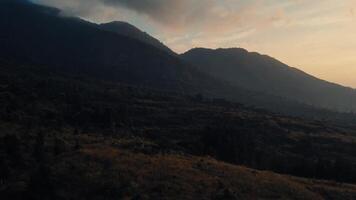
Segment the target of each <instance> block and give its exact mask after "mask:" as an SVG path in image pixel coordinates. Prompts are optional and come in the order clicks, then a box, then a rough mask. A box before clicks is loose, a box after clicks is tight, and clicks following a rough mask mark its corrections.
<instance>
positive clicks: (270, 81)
mask: <svg viewBox="0 0 356 200" xmlns="http://www.w3.org/2000/svg"><path fill="white" fill-rule="evenodd" d="M181 58H183V59H184V60H186V61H188V62H190V63H191V64H193V65H195V66H196V67H197V68H198V69H199V70H200V71H202V72H205V73H207V74H209V75H211V76H214V77H215V78H218V79H221V80H225V81H228V82H230V83H232V84H233V85H234V86H239V87H243V88H246V89H248V90H253V91H257V92H264V93H268V94H272V95H277V96H281V97H284V98H288V99H290V100H295V101H299V102H302V103H307V104H310V105H313V106H317V107H323V108H329V109H333V110H339V111H346V112H350V111H356V92H355V90H353V89H351V88H347V87H342V86H340V85H337V84H334V83H330V82H327V81H324V80H320V79H318V78H316V77H314V76H311V75H309V74H307V73H305V72H303V71H301V70H298V69H296V68H292V67H289V66H288V65H286V64H284V63H282V62H280V61H278V60H276V59H274V58H272V57H270V56H266V55H261V54H258V53H255V52H253V53H250V52H248V51H246V50H244V49H240V48H231V49H216V50H212V49H203V48H196V49H192V50H190V51H188V52H186V53H184V54H182V55H181Z"/></svg>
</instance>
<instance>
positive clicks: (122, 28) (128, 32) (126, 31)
mask: <svg viewBox="0 0 356 200" xmlns="http://www.w3.org/2000/svg"><path fill="white" fill-rule="evenodd" d="M100 28H102V29H103V30H107V31H111V32H114V33H117V34H119V35H124V36H126V37H131V38H133V39H137V40H139V41H141V42H144V43H147V44H149V45H152V46H154V47H157V48H158V49H161V50H163V51H166V52H167V53H170V54H172V55H174V54H175V53H174V52H173V51H172V50H171V49H169V48H168V47H167V46H165V45H164V44H163V43H162V42H160V41H159V40H157V39H156V38H154V37H152V36H150V35H149V34H147V33H146V32H143V31H141V30H140V29H138V28H136V27H135V26H133V25H131V24H129V23H127V22H120V21H114V22H109V23H104V24H100Z"/></svg>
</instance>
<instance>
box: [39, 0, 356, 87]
mask: <svg viewBox="0 0 356 200" xmlns="http://www.w3.org/2000/svg"><path fill="white" fill-rule="evenodd" d="M33 1H34V2H38V3H42V4H46V5H50V6H54V7H58V8H60V9H62V10H63V14H64V15H75V16H80V17H82V18H85V19H87V20H90V21H93V22H97V23H101V22H109V21H115V20H118V21H127V22H129V23H131V24H133V25H135V26H137V27H139V28H140V29H142V30H144V31H146V32H148V33H149V34H151V35H153V36H155V37H156V38H158V39H160V40H161V41H163V42H164V43H165V44H166V45H168V46H169V47H170V48H172V49H173V50H175V51H176V52H179V53H182V52H184V51H186V50H188V49H190V48H193V47H207V48H219V47H222V48H225V47H242V48H245V49H247V50H249V51H257V52H259V53H262V54H268V55H270V56H272V57H275V58H277V59H279V60H281V61H283V62H284V63H286V64H288V65H290V66H293V67H297V68H299V69H302V70H304V71H306V72H307V73H310V74H312V75H315V76H317V77H320V78H322V79H325V80H328V81H331V82H336V83H340V84H342V85H345V86H351V87H354V88H356V0H314V1H310V0H33Z"/></svg>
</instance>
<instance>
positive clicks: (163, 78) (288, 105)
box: [0, 1, 349, 121]
mask: <svg viewBox="0 0 356 200" xmlns="http://www.w3.org/2000/svg"><path fill="white" fill-rule="evenodd" d="M0 26H1V27H2V31H0V59H1V58H5V59H7V60H12V61H16V62H17V63H21V64H25V65H26V64H31V65H36V66H46V67H50V68H51V70H53V71H54V72H60V73H67V74H69V75H74V76H78V77H80V76H90V77H91V78H93V79H98V80H104V81H112V82H116V83H123V84H130V85H134V86H139V87H145V88H154V89H158V90H164V91H166V92H174V93H182V94H201V95H203V96H204V97H207V98H210V99H214V98H217V99H227V100H233V101H235V102H239V103H243V104H246V105H250V106H254V107H258V108H265V109H269V110H272V111H275V112H278V113H282V114H290V115H295V116H303V117H308V118H313V119H314V118H319V119H320V118H322V119H332V120H337V121H339V120H340V119H344V118H346V119H347V121H348V119H349V116H346V117H340V116H343V115H342V114H341V115H339V114H333V115H330V112H329V111H326V110H320V109H316V108H314V107H312V106H308V105H305V104H302V103H299V102H295V101H291V100H288V99H286V98H282V97H278V96H275V95H269V94H266V93H265V92H255V91H250V90H246V89H244V88H240V87H236V86H233V85H232V84H230V83H229V82H227V81H221V80H218V79H217V78H215V77H213V76H211V75H209V74H206V73H204V72H201V71H199V69H197V68H195V67H193V66H192V65H191V64H189V63H188V62H186V61H184V60H182V59H181V58H179V57H178V56H176V55H172V54H170V53H167V52H166V51H162V50H160V49H158V48H156V47H155V46H152V45H150V44H147V43H145V42H142V41H140V40H137V39H134V38H130V37H126V36H124V35H120V34H117V33H114V32H112V31H106V30H103V29H102V27H101V26H100V25H98V24H95V23H90V22H87V21H84V20H82V19H79V18H75V17H64V16H62V15H61V14H60V10H58V9H55V8H50V7H45V6H40V5H36V4H31V3H22V1H0ZM332 113H333V112H332Z"/></svg>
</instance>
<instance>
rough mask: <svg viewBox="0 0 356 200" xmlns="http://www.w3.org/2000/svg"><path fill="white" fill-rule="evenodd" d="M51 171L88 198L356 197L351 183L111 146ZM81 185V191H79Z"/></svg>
mask: <svg viewBox="0 0 356 200" xmlns="http://www.w3.org/2000/svg"><path fill="white" fill-rule="evenodd" d="M53 170H54V172H55V173H54V177H53V178H54V179H55V180H57V181H56V182H57V183H58V184H59V185H57V186H56V187H57V188H63V185H61V182H62V184H65V185H66V190H67V192H66V196H68V195H69V194H70V195H72V197H73V198H75V197H83V194H82V193H83V192H87V193H88V194H89V195H90V194H91V193H92V194H93V195H92V196H86V197H88V198H89V199H91V198H90V197H92V198H94V197H98V196H97V195H98V194H100V195H102V196H101V197H102V198H106V199H120V198H123V199H125V198H127V199H133V198H138V199H301V200H302V199H303V200H304V199H312V200H318V199H355V198H356V187H355V186H353V185H338V184H333V183H331V182H323V181H312V180H307V179H301V178H295V177H290V176H284V175H279V174H275V173H272V172H267V171H257V170H252V169H249V168H245V167H240V166H235V165H230V164H225V163H222V162H219V161H216V160H214V159H211V158H207V157H206V158H202V157H194V156H180V155H153V156H152V155H150V156H149V155H145V154H141V153H132V152H129V151H126V150H121V149H117V148H113V147H87V148H83V149H82V150H80V151H79V152H77V153H75V154H74V155H71V156H68V157H66V158H64V159H63V160H62V161H60V162H59V163H58V164H57V165H55V166H54V168H53ZM73 172H75V173H73ZM81 183H85V187H86V189H85V190H80V189H77V187H79V185H80V184H81ZM81 186H82V187H83V185H81ZM75 194H77V195H75ZM94 194H95V195H96V196H95V195H94ZM84 197H85V195H84Z"/></svg>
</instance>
